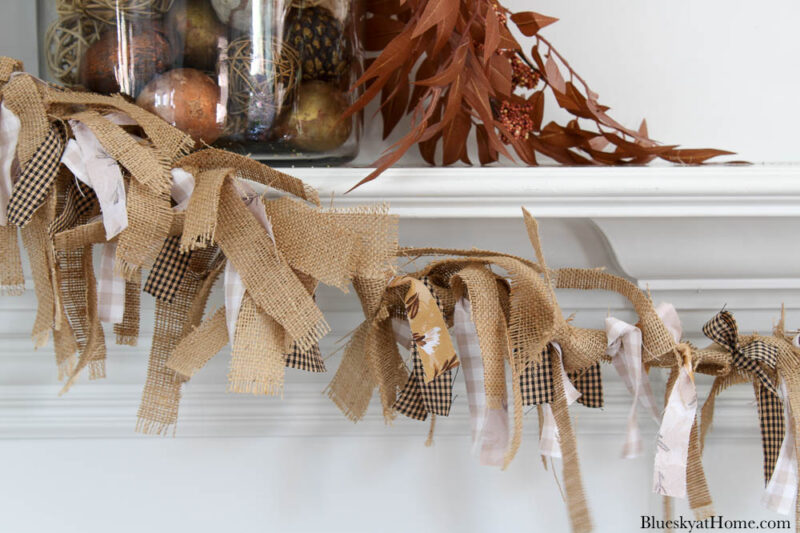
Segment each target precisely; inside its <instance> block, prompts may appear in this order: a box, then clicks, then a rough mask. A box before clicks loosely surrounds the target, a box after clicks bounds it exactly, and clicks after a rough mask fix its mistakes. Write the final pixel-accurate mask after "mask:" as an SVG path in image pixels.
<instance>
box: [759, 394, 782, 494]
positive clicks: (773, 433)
mask: <svg viewBox="0 0 800 533" xmlns="http://www.w3.org/2000/svg"><path fill="white" fill-rule="evenodd" d="M753 388H754V389H755V395H756V398H757V399H758V421H759V425H760V426H761V445H762V449H763V451H764V483H765V484H766V483H769V480H770V479H771V478H772V472H773V471H774V470H775V463H777V461H778V454H780V451H781V444H782V443H783V436H784V433H785V431H786V427H785V423H784V416H783V402H782V401H781V399H780V398H779V397H778V396H777V395H776V394H773V393H772V392H770V390H769V389H767V388H766V387H762V386H761V384H760V383H754V384H753Z"/></svg>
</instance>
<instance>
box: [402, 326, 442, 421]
mask: <svg viewBox="0 0 800 533" xmlns="http://www.w3.org/2000/svg"><path fill="white" fill-rule="evenodd" d="M411 350H412V359H413V361H414V363H413V364H414V369H413V370H412V372H411V374H410V375H409V376H408V381H406V386H405V387H403V390H402V391H400V394H399V395H398V397H397V401H395V402H394V409H395V410H396V411H397V412H398V413H400V414H403V415H405V416H407V417H409V418H413V419H415V420H425V419H426V418H428V409H427V407H425V402H424V401H423V399H422V390H420V387H419V384H420V381H419V378H418V376H417V368H419V371H420V372H422V363H421V362H420V363H417V361H418V360H419V356H418V355H417V347H416V345H415V344H414V343H413V342H412V348H411ZM439 377H441V376H439ZM436 379H439V378H436ZM434 381H435V380H434Z"/></svg>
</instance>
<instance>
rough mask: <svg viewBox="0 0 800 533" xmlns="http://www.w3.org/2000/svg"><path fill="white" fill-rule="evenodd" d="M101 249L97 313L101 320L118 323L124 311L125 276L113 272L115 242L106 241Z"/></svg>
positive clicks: (115, 253)
mask: <svg viewBox="0 0 800 533" xmlns="http://www.w3.org/2000/svg"><path fill="white" fill-rule="evenodd" d="M102 249H103V254H102V256H100V274H99V275H98V277H97V315H98V316H99V317H100V321H101V322H110V323H112V324H119V323H120V322H122V316H123V314H124V312H125V278H124V277H122V276H119V275H117V274H115V273H114V260H115V258H116V255H117V243H116V242H107V243H105V244H103V245H102Z"/></svg>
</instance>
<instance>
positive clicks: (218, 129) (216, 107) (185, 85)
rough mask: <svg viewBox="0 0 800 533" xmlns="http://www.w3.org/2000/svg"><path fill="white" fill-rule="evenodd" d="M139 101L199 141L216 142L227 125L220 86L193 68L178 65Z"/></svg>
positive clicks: (141, 105)
mask: <svg viewBox="0 0 800 533" xmlns="http://www.w3.org/2000/svg"><path fill="white" fill-rule="evenodd" d="M136 104H137V105H139V106H140V107H143V108H144V109H146V110H148V111H150V112H151V113H155V114H156V115H158V116H160V117H161V118H163V119H164V120H166V121H167V122H169V123H170V124H172V125H173V126H175V127H176V128H178V129H179V130H182V131H185V132H186V133H188V134H189V135H191V136H192V138H193V139H194V140H195V141H197V142H198V143H207V144H211V143H213V142H214V141H216V140H217V139H218V138H219V136H220V135H222V130H223V128H224V127H225V106H224V105H223V104H222V103H221V102H220V90H219V87H218V86H217V84H216V83H214V80H212V79H211V78H209V77H208V76H206V75H205V74H203V73H202V72H200V71H199V70H195V69H193V68H177V69H174V70H170V71H169V72H166V73H164V74H162V75H161V76H159V77H158V78H156V79H154V80H153V81H151V82H150V83H148V84H147V86H146V87H145V88H144V89H142V92H141V94H139V97H138V98H137V99H136Z"/></svg>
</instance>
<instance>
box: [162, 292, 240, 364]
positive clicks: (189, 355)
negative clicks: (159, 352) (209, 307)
mask: <svg viewBox="0 0 800 533" xmlns="http://www.w3.org/2000/svg"><path fill="white" fill-rule="evenodd" d="M226 344H228V329H227V327H226V323H225V308H224V307H220V308H219V309H217V311H216V312H215V313H214V314H213V315H212V316H211V318H209V319H208V320H205V321H204V322H203V323H202V324H200V326H198V327H197V328H195V329H193V330H192V332H191V333H189V334H188V335H186V336H185V337H184V338H183V339H181V341H180V342H179V343H178V345H177V346H176V347H175V351H173V352H172V355H170V356H169V359H167V367H168V368H170V369H172V370H174V371H175V372H177V373H178V374H180V375H181V376H182V377H183V378H184V379H187V380H188V379H189V378H191V377H192V376H193V375H194V374H195V372H197V371H198V370H200V369H201V368H203V367H204V366H205V365H206V363H208V362H209V361H210V360H211V358H212V357H214V356H215V355H217V353H219V351H220V350H221V349H222V348H223V347H225V345H226Z"/></svg>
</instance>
